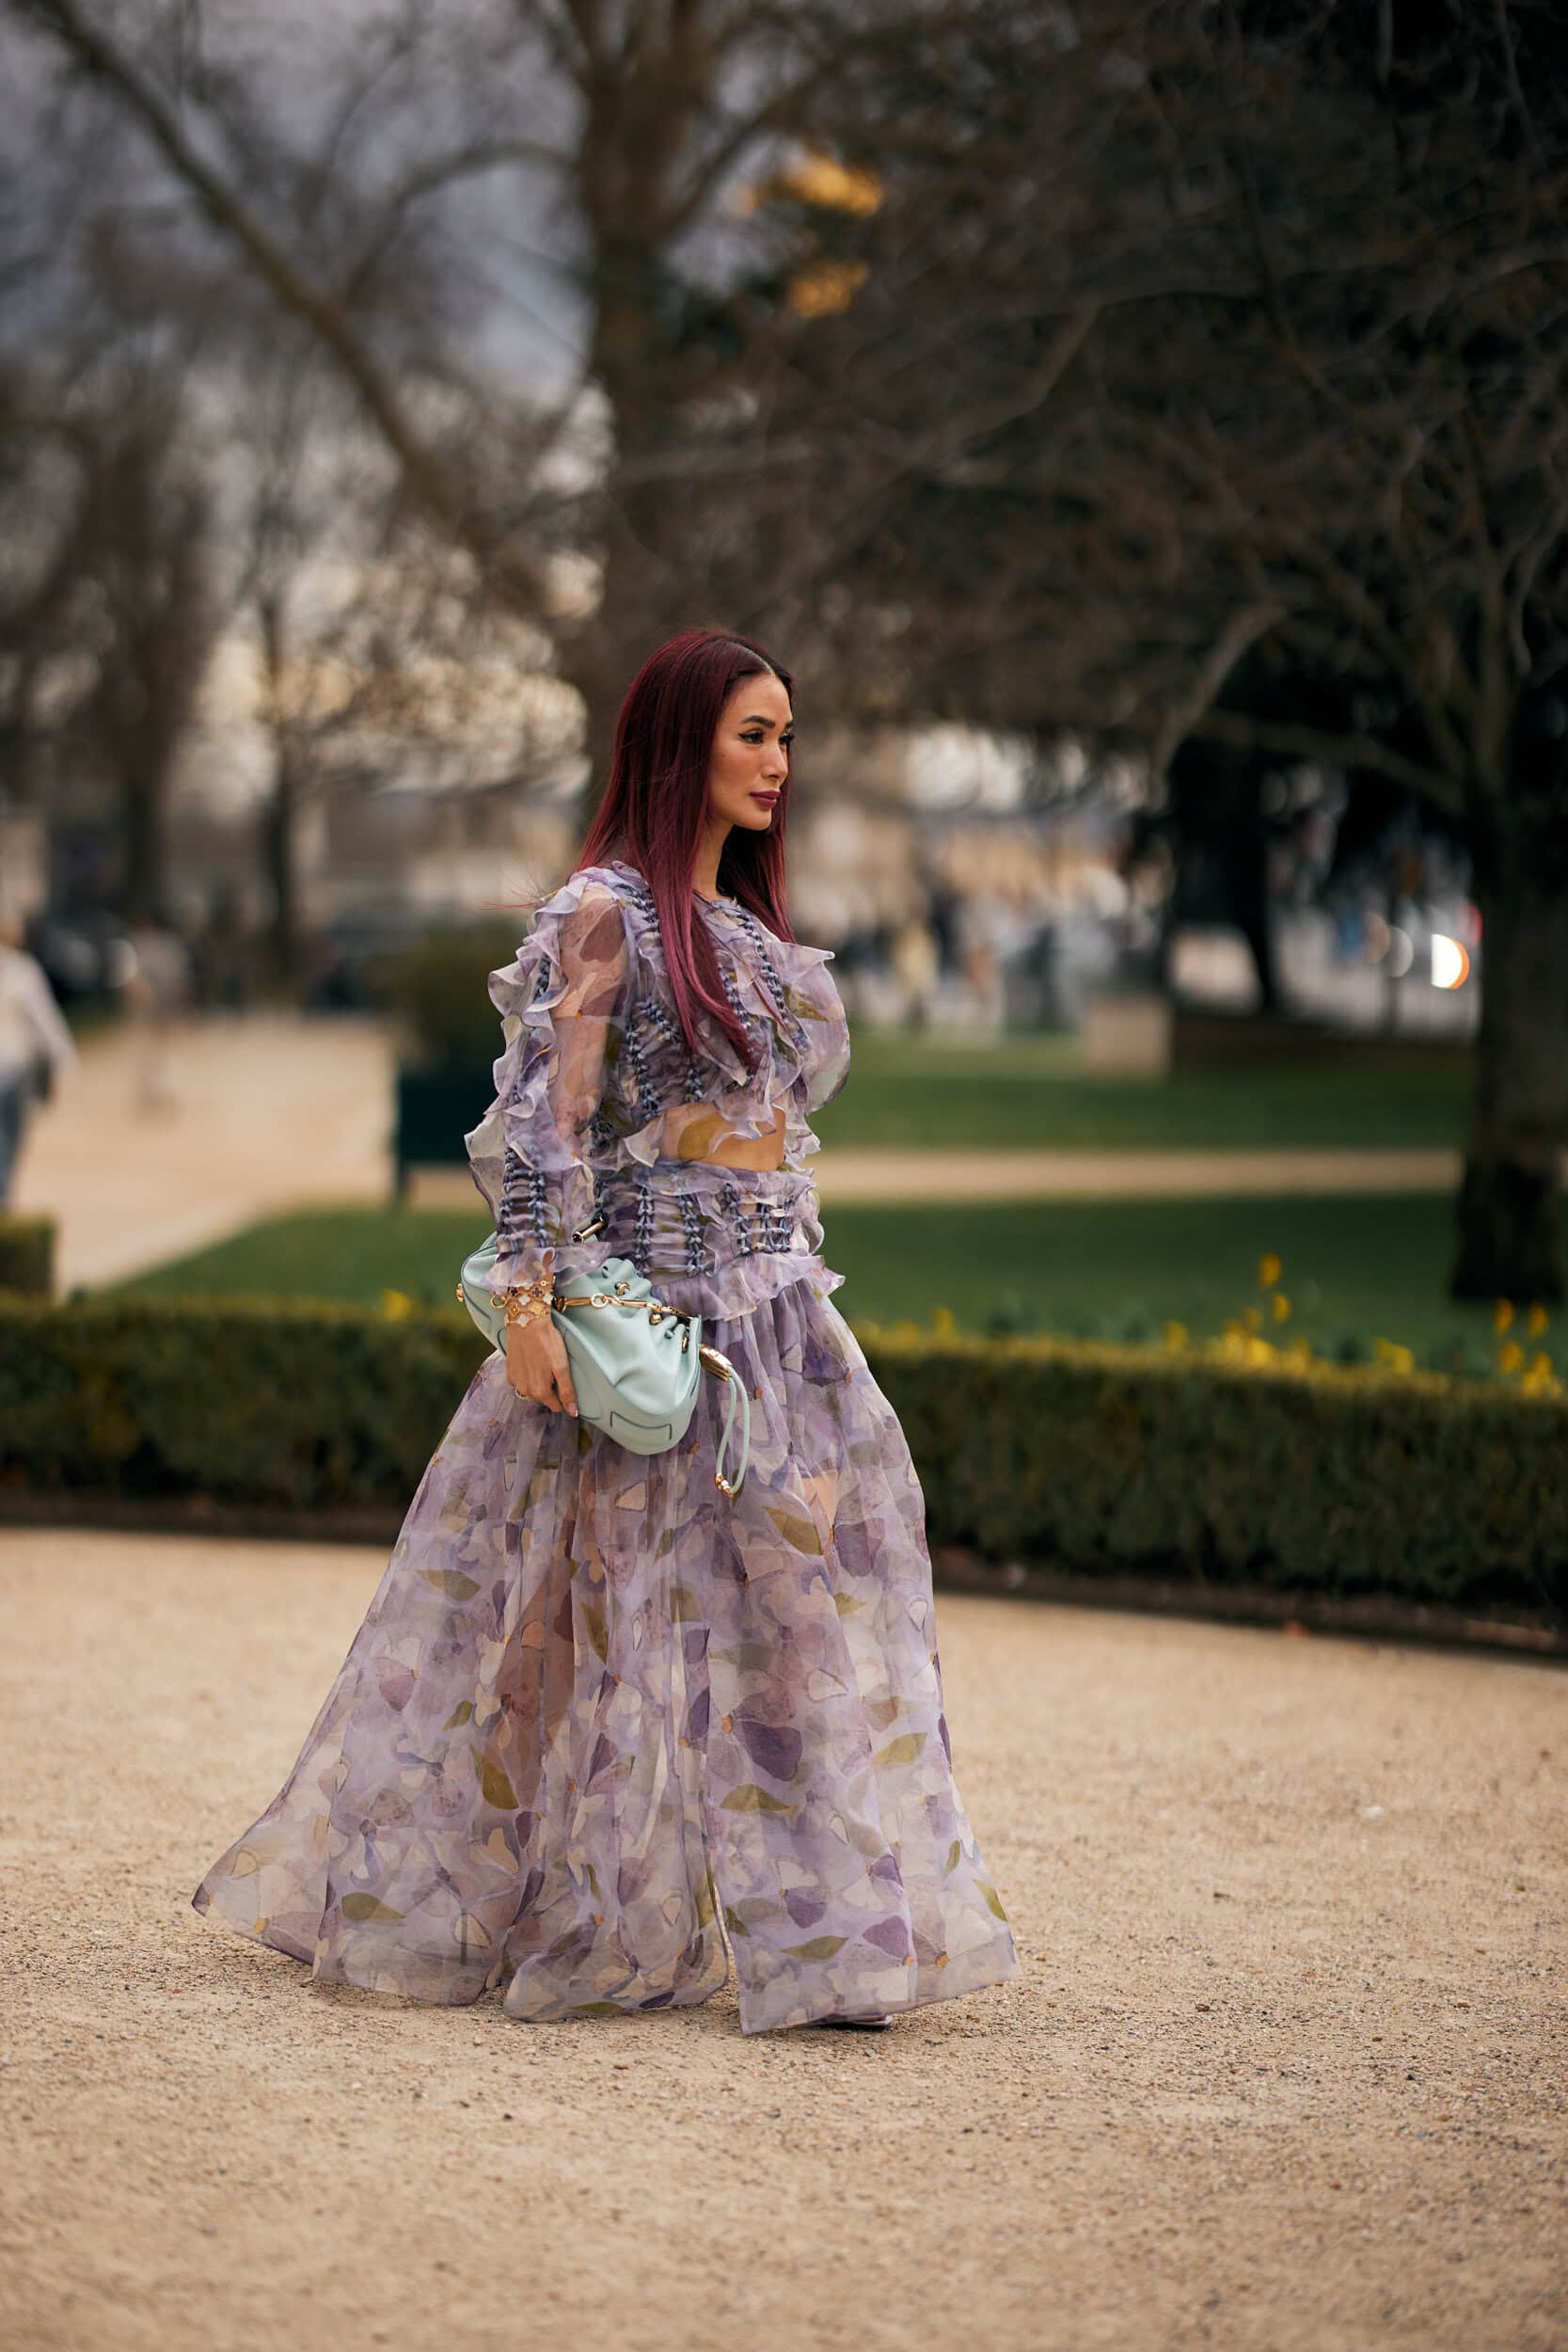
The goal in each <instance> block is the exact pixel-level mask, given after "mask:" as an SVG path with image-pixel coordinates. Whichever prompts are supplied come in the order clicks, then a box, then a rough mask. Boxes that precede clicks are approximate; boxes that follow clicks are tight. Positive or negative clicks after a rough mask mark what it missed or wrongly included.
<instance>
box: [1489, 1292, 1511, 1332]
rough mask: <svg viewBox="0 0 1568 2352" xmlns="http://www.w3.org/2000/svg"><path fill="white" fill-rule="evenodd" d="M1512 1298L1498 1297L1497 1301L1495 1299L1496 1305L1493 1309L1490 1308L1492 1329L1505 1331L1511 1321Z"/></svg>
mask: <svg viewBox="0 0 1568 2352" xmlns="http://www.w3.org/2000/svg"><path fill="white" fill-rule="evenodd" d="M1512 1322H1513V1299H1512V1298H1499V1299H1498V1301H1497V1305H1496V1306H1495V1307H1494V1308H1493V1310H1492V1328H1493V1330H1494V1331H1506V1330H1507V1329H1508V1327H1509V1325H1510V1324H1511V1323H1512Z"/></svg>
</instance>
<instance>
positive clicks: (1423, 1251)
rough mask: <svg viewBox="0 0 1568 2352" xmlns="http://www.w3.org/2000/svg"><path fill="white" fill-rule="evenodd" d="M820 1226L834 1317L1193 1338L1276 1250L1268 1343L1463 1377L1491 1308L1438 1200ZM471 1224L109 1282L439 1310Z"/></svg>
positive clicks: (1210, 1327)
mask: <svg viewBox="0 0 1568 2352" xmlns="http://www.w3.org/2000/svg"><path fill="white" fill-rule="evenodd" d="M825 1224H826V1230H827V1244H826V1253H825V1254H826V1256H827V1259H828V1263H829V1264H830V1265H832V1266H834V1267H836V1268H837V1269H838V1271H839V1272H840V1273H842V1274H843V1275H844V1276H845V1277H846V1279H845V1282H844V1284H843V1286H842V1288H841V1289H840V1290H838V1291H837V1292H836V1293H835V1294H834V1301H835V1304H836V1305H837V1306H838V1307H839V1309H840V1310H841V1311H842V1312H843V1313H844V1314H846V1315H847V1317H848V1318H849V1320H850V1321H851V1322H864V1323H894V1322H897V1321H899V1320H902V1319H905V1318H912V1319H913V1320H914V1321H916V1322H918V1323H922V1324H924V1323H927V1322H928V1321H929V1320H930V1317H931V1315H932V1312H933V1311H934V1310H935V1309H937V1308H939V1307H946V1308H948V1309H950V1310H951V1311H952V1313H953V1315H954V1316H955V1318H956V1319H957V1322H958V1326H959V1327H960V1328H961V1329H965V1330H972V1331H983V1330H987V1329H998V1328H1012V1329H1020V1330H1034V1329H1041V1330H1053V1331H1058V1332H1070V1333H1076V1334H1080V1335H1085V1336H1101V1337H1109V1338H1136V1337H1140V1336H1158V1333H1159V1327H1160V1326H1161V1324H1162V1323H1163V1322H1164V1321H1165V1320H1166V1319H1169V1320H1173V1321H1176V1322H1179V1323H1183V1324H1185V1325H1186V1326H1187V1327H1188V1328H1189V1329H1190V1330H1191V1331H1192V1333H1193V1334H1194V1336H1195V1337H1202V1336H1205V1335H1207V1334H1209V1333H1212V1332H1215V1331H1218V1330H1219V1328H1220V1327H1221V1326H1222V1325H1223V1323H1224V1321H1225V1319H1226V1317H1227V1316H1228V1315H1233V1314H1239V1313H1240V1312H1241V1311H1243V1308H1245V1307H1246V1306H1247V1305H1248V1304H1249V1303H1254V1302H1258V1301H1259V1292H1258V1261H1259V1257H1260V1256H1261V1255H1262V1254H1263V1253H1264V1252H1265V1251H1273V1252H1274V1253H1275V1255H1276V1256H1277V1257H1278V1258H1279V1259H1280V1261H1281V1262H1282V1267H1283V1273H1282V1277H1281V1280H1280V1283H1279V1285H1278V1287H1279V1289H1280V1290H1281V1291H1282V1292H1283V1293H1284V1294H1285V1295H1287V1296H1288V1297H1289V1298H1290V1300H1291V1316H1290V1318H1289V1320H1288V1321H1287V1322H1286V1323H1284V1324H1277V1323H1275V1321H1273V1319H1272V1318H1271V1319H1270V1320H1269V1321H1268V1322H1267V1323H1266V1324H1265V1326H1264V1329H1265V1334H1266V1335H1267V1336H1270V1337H1274V1338H1275V1339H1285V1338H1289V1337H1290V1336H1291V1334H1292V1333H1294V1332H1296V1331H1298V1330H1300V1331H1302V1332H1304V1333H1305V1334H1306V1336H1307V1338H1308V1339H1309V1340H1310V1341H1311V1342H1312V1343H1313V1345H1314V1347H1316V1348H1318V1349H1320V1350H1321V1351H1323V1352H1326V1353H1338V1350H1339V1348H1340V1346H1341V1344H1342V1343H1344V1342H1345V1341H1346V1340H1347V1339H1350V1340H1359V1341H1360V1342H1361V1343H1363V1344H1364V1345H1365V1344H1370V1342H1371V1341H1373V1340H1374V1339H1377V1338H1384V1339H1389V1340H1394V1341H1398V1342H1400V1343H1402V1344H1403V1345H1405V1346H1407V1347H1411V1348H1413V1349H1414V1350H1415V1352H1416V1357H1417V1359H1418V1362H1422V1363H1426V1362H1437V1363H1441V1364H1443V1365H1444V1366H1447V1365H1449V1363H1451V1362H1453V1360H1454V1359H1453V1355H1452V1351H1453V1350H1454V1349H1455V1348H1456V1347H1460V1348H1467V1351H1468V1354H1467V1358H1466V1359H1465V1360H1466V1361H1467V1363H1468V1367H1469V1368H1470V1369H1473V1370H1478V1371H1479V1370H1482V1369H1484V1368H1485V1367H1486V1365H1487V1364H1489V1363H1490V1361H1491V1358H1492V1352H1493V1335H1492V1330H1491V1324H1490V1315H1489V1311H1488V1310H1487V1309H1486V1308H1485V1307H1459V1306H1456V1305H1454V1304H1452V1303H1451V1302H1449V1301H1448V1300H1447V1299H1445V1297H1444V1295H1443V1286H1444V1282H1445V1280H1446V1278H1447V1273H1448V1266H1449V1255H1450V1248H1451V1232H1452V1224H1453V1207H1452V1202H1451V1200H1449V1197H1448V1196H1447V1195H1445V1194H1410V1195H1387V1194H1372V1195H1338V1196H1328V1197H1323V1196H1315V1195H1307V1194H1291V1195H1285V1196H1273V1197H1268V1198H1264V1199H1246V1198H1243V1197H1240V1196H1238V1197H1235V1198H1229V1199H1224V1198H1222V1199H1204V1200H1110V1201H1093V1200H1084V1201H1023V1200H1004V1201H986V1202H984V1203H974V1204H970V1203H960V1204H958V1205H957V1206H955V1207H952V1208H945V1207H942V1206H941V1205H939V1204H931V1205H928V1206H927V1205H920V1206H905V1207H897V1208H885V1209H884V1208H876V1207H865V1206H854V1207H849V1206H845V1207H841V1208H835V1209H832V1210H830V1211H829V1213H828V1215H827V1217H826V1219H825ZM484 1230H485V1218H484V1213H483V1209H482V1208H481V1209H479V1210H477V1212H476V1213H475V1214H473V1215H468V1214H466V1213H454V1212H451V1211H447V1210H432V1209H408V1210H396V1209H385V1210H362V1211H354V1210H324V1211H321V1212H315V1213H310V1214H307V1215H303V1216H293V1217H287V1218H279V1219H276V1220H274V1221H271V1222H269V1223H266V1224H262V1225H257V1226H254V1227H252V1228H251V1229H250V1230H249V1231H248V1232H244V1233H242V1234H239V1235H237V1236H236V1237H235V1238H234V1239H233V1240H231V1241H228V1242H225V1243H223V1244H221V1245H220V1246H218V1247H217V1248H211V1249H204V1250H201V1251H198V1253H197V1254H196V1255H195V1256H193V1257H189V1258H185V1259H182V1260H180V1261H179V1262H178V1263H174V1264H171V1265H167V1266H164V1267H161V1268H159V1269H157V1270H156V1271H155V1272H153V1273H150V1274H148V1275H144V1276H142V1277H140V1278H139V1279H136V1280H135V1281H133V1282H130V1283H128V1284H125V1285H124V1286H123V1287H124V1288H125V1289H127V1290H130V1291H134V1292H138V1293H141V1294H143V1295H149V1294H151V1295H159V1294H161V1295H166V1296H167V1295H182V1294H186V1295H188V1294H191V1293H202V1294H214V1293H223V1292H230V1293H239V1292H250V1293H265V1294H273V1295H276V1294H277V1293H293V1294H296V1295H307V1296H317V1297H324V1298H344V1299H356V1300H360V1301H365V1302H369V1303H372V1304H374V1303H378V1302H379V1301H380V1299H381V1296H382V1294H383V1292H384V1291H386V1290H396V1291H401V1292H403V1293H404V1294H405V1295H409V1296H411V1297H413V1298H416V1299H419V1300H421V1301H423V1302H425V1303H427V1304H433V1305H436V1304H439V1305H445V1304H446V1303H447V1302H448V1301H451V1303H452V1306H453V1311H456V1302H455V1299H453V1297H452V1293H453V1287H454V1284H455V1281H456V1272H457V1264H458V1262H459V1260H460V1258H461V1257H462V1255H463V1253H464V1252H465V1250H467V1249H468V1248H472V1246H473V1244H474V1243H475V1242H476V1241H478V1240H479V1239H480V1238H481V1237H482V1235H483V1232H484ZM1554 1338H1555V1334H1554V1333H1552V1332H1548V1333H1547V1334H1546V1336H1545V1337H1544V1339H1543V1340H1540V1341H1537V1342H1532V1343H1531V1345H1532V1346H1534V1345H1542V1346H1544V1347H1546V1348H1548V1349H1550V1348H1551V1347H1552V1346H1553V1344H1554Z"/></svg>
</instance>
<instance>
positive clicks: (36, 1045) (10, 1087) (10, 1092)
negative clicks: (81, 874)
mask: <svg viewBox="0 0 1568 2352" xmlns="http://www.w3.org/2000/svg"><path fill="white" fill-rule="evenodd" d="M23 937H24V934H23V930H22V926H21V924H20V923H19V922H17V921H15V919H14V918H13V917H11V916H9V915H5V916H0V1209H3V1208H4V1207H5V1206H6V1204H7V1202H8V1200H9V1199H10V1191H11V1178H12V1176H13V1175H14V1174H15V1171H16V1164H17V1161H18V1159H19V1157H20V1156H21V1152H22V1141H23V1137H24V1135H25V1133H26V1128H27V1120H28V1118H29V1116H30V1115H31V1112H32V1109H33V1106H34V1104H36V1103H46V1102H47V1101H48V1100H49V1098H50V1096H51V1095H52V1094H53V1093H54V1090H55V1080H56V1079H57V1078H58V1077H59V1076H60V1075H61V1073H63V1072H65V1071H67V1070H71V1069H74V1068H75V1066H76V1048H75V1046H74V1044H73V1043H72V1041H71V1031H70V1030H69V1029H68V1028H67V1027H66V1025H65V1022H64V1020H63V1019H62V1018H61V1014H60V1009H59V1007H58V1005H56V1003H55V993H54V991H53V989H52V988H51V987H50V985H49V980H48V977H47V975H46V974H45V972H44V969H43V966H42V964H41V963H40V961H39V960H38V958H37V957H36V956H31V955H29V954H28V953H27V950H26V948H25V946H24V945H23Z"/></svg>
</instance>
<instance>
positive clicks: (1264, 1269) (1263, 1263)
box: [1258, 1249, 1283, 1291]
mask: <svg viewBox="0 0 1568 2352" xmlns="http://www.w3.org/2000/svg"><path fill="white" fill-rule="evenodd" d="M1282 1271H1283V1268H1282V1267H1281V1265H1280V1263H1279V1260H1278V1259H1277V1258H1276V1257H1275V1254H1274V1252H1273V1250H1272V1249H1271V1250H1270V1252H1269V1254H1268V1256H1267V1257H1265V1258H1259V1261H1258V1287H1259V1290H1265V1291H1267V1290H1273V1288H1274V1286H1275V1283H1276V1282H1277V1281H1278V1279H1279V1277H1280V1274H1281V1273H1282Z"/></svg>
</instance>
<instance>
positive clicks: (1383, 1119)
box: [813, 1030, 1471, 1151]
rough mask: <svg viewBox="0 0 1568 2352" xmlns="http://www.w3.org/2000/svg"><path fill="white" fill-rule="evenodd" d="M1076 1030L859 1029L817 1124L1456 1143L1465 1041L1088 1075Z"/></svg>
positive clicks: (1044, 1141)
mask: <svg viewBox="0 0 1568 2352" xmlns="http://www.w3.org/2000/svg"><path fill="white" fill-rule="evenodd" d="M1081 1061H1082V1055H1081V1049H1080V1045H1079V1041H1078V1040H1077V1038H1076V1036H1073V1035H1069V1034H1061V1033H1057V1032H1053V1031H1048V1032H1025V1033H1021V1034H1015V1035H1013V1036H1010V1037H1007V1038H1006V1039H1004V1040H1002V1041H1000V1042H995V1041H988V1040H985V1039H974V1038H965V1037H961V1036H954V1035H947V1034H943V1033H940V1032H939V1033H936V1034H934V1035H932V1036H929V1037H927V1036H921V1035H918V1034H912V1033H911V1032H909V1031H898V1032H889V1031H885V1030H883V1031H864V1032H861V1031H859V1030H857V1032H856V1036H855V1043H854V1055H853V1067H852V1071H851V1074H850V1079H849V1083H848V1085H847V1087H846V1088H845V1089H844V1091H843V1093H842V1094H841V1095H840V1096H839V1097H838V1099H837V1101H836V1102H833V1103H830V1104H828V1106H827V1108H826V1109H825V1110H823V1111H821V1112H819V1113H818V1114H817V1116H816V1120H814V1121H813V1125H814V1126H815V1128H816V1132H817V1133H818V1134H819V1135H820V1136H821V1137H822V1140H823V1142H824V1144H837V1145H867V1146H870V1145H879V1146H886V1147H908V1146H911V1145H914V1146H920V1145H927V1146H931V1147H942V1148H944V1149H957V1148H963V1147H965V1146H974V1147H975V1148H983V1147H990V1148H996V1147H1006V1146H1015V1147H1022V1146H1029V1145H1034V1146H1037V1147H1040V1148H1046V1149H1049V1148H1050V1147H1052V1146H1055V1147H1057V1148H1059V1149H1062V1150H1068V1149H1074V1150H1093V1151H1117V1150H1130V1149H1134V1148H1137V1147H1140V1146H1144V1147H1148V1148H1151V1149H1152V1148H1158V1147H1161V1146H1170V1147H1172V1148H1177V1149H1180V1148H1191V1149H1192V1150H1195V1151H1203V1150H1212V1151H1224V1150H1227V1149H1238V1148H1243V1147H1252V1148H1254V1149H1261V1148H1264V1147H1268V1146H1275V1147H1279V1148H1286V1147H1291V1146H1301V1147H1306V1148H1313V1147H1317V1148H1327V1147H1335V1148H1344V1147H1354V1146H1355V1145H1360V1146H1362V1147H1363V1148H1365V1149H1368V1150H1372V1149H1388V1148H1394V1149H1397V1148H1400V1147H1414V1146H1419V1145H1435V1146H1443V1145H1450V1146H1456V1145H1458V1144H1459V1143H1460V1142H1461V1141H1462V1139H1463V1136H1464V1120H1465V1104H1466V1101H1467V1097H1468V1089H1469V1083H1470V1066H1471V1065H1470V1056H1469V1053H1468V1050H1467V1049H1466V1048H1465V1047H1463V1046H1461V1047H1456V1048H1453V1049H1451V1050H1450V1049H1448V1048H1445V1047H1436V1046H1426V1047H1419V1048H1415V1047H1407V1046H1401V1045H1398V1044H1383V1043H1363V1044H1354V1045H1350V1046H1347V1047H1346V1049H1345V1050H1344V1052H1343V1053H1342V1054H1340V1053H1336V1054H1335V1056H1334V1057H1332V1058H1331V1059H1327V1060H1324V1061H1323V1062H1321V1063H1320V1062H1308V1063H1306V1064H1304V1065H1302V1066H1300V1067H1281V1066H1280V1065H1279V1064H1278V1063H1277V1062H1270V1063H1262V1064H1259V1066H1257V1067H1256V1068H1245V1067H1243V1068H1240V1069H1223V1070H1212V1069H1200V1070H1187V1071H1182V1072H1180V1073H1176V1074H1175V1075H1173V1076H1171V1077H1168V1078H1147V1079H1138V1078H1101V1077H1088V1076H1085V1074H1083V1073H1082V1069H1081Z"/></svg>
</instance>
